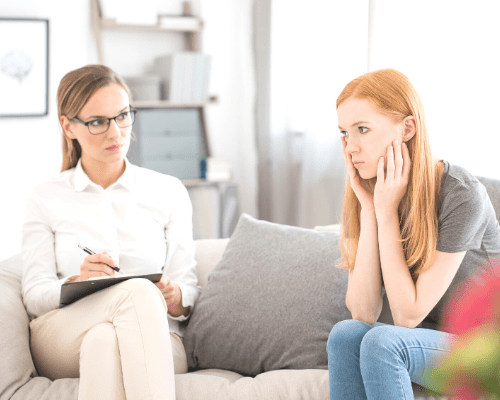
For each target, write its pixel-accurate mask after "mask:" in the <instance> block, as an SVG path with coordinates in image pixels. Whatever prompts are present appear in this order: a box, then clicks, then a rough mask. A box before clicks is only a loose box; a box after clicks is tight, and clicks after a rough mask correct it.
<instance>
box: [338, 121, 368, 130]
mask: <svg viewBox="0 0 500 400" xmlns="http://www.w3.org/2000/svg"><path fill="white" fill-rule="evenodd" d="M360 124H369V122H368V121H358V122H355V123H354V124H352V125H351V127H352V126H356V125H360ZM339 129H340V130H343V128H341V127H340V126H339Z"/></svg>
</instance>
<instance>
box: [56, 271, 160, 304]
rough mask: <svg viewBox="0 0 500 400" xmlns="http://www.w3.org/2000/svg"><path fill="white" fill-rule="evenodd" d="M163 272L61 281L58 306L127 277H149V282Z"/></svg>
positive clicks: (158, 277)
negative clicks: (83, 280) (82, 280)
mask: <svg viewBox="0 0 500 400" xmlns="http://www.w3.org/2000/svg"><path fill="white" fill-rule="evenodd" d="M162 276H163V274H162V273H161V272H159V273H156V274H146V275H133V274H131V275H127V276H116V277H115V276H113V277H109V278H104V279H91V280H88V281H85V282H69V283H63V285H62V286H61V298H60V300H59V308H63V307H65V306H67V305H69V304H71V303H74V302H75V301H77V300H80V299H82V298H84V297H85V296H88V295H89V294H92V293H95V292H98V291H99V290H102V289H106V288H108V287H110V286H113V285H116V284H117V283H120V282H124V281H126V280H129V279H137V278H143V279H149V280H150V281H151V282H159V281H160V279H161V277H162Z"/></svg>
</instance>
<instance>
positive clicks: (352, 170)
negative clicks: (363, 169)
mask: <svg viewBox="0 0 500 400" xmlns="http://www.w3.org/2000/svg"><path fill="white" fill-rule="evenodd" d="M340 140H341V141H342V152H343V154H344V164H345V167H346V170H347V173H348V174H349V177H350V178H351V180H353V179H355V177H356V168H354V164H353V163H352V159H351V155H350V154H349V153H347V151H346V147H347V142H346V141H345V137H342V138H340Z"/></svg>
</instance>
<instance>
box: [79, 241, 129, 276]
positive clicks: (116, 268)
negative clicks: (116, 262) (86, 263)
mask: <svg viewBox="0 0 500 400" xmlns="http://www.w3.org/2000/svg"><path fill="white" fill-rule="evenodd" d="M78 247H79V248H80V249H82V250H83V251H84V252H85V253H87V254H90V255H92V254H95V251H92V250H90V249H89V248H88V247H85V246H84V245H83V244H79V245H78ZM108 267H109V268H111V269H114V270H115V271H116V272H119V273H120V274H123V272H122V271H120V268H118V267H112V266H111V265H108Z"/></svg>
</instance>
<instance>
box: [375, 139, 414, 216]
mask: <svg viewBox="0 0 500 400" xmlns="http://www.w3.org/2000/svg"><path fill="white" fill-rule="evenodd" d="M386 159H387V171H386V173H385V174H384V157H380V160H379V163H378V167H377V184H376V185H375V192H374V199H373V202H374V206H375V214H376V215H377V219H378V218H382V217H385V216H387V215H391V214H394V213H395V214H396V215H397V213H398V208H399V203H400V202H401V199H402V198H403V197H404V195H405V193H406V189H407V186H408V178H409V175H410V166H411V160H410V153H409V152H408V147H407V146H406V143H402V144H401V145H400V144H399V143H398V141H397V140H394V141H393V143H392V145H390V146H388V147H387V156H386Z"/></svg>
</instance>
